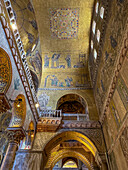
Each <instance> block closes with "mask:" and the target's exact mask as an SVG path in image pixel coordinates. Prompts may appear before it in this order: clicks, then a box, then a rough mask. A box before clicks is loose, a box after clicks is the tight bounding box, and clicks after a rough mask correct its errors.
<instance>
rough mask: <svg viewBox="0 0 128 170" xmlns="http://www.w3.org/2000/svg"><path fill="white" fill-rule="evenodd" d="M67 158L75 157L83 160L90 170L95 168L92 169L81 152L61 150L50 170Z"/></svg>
mask: <svg viewBox="0 0 128 170" xmlns="http://www.w3.org/2000/svg"><path fill="white" fill-rule="evenodd" d="M66 157H74V158H76V159H79V160H81V161H82V162H83V163H84V164H85V165H86V166H87V167H88V169H89V170H93V168H92V167H91V164H90V162H89V160H88V159H87V158H86V157H85V156H84V155H82V154H80V153H79V152H76V151H71V150H64V151H63V150H61V151H59V152H58V154H57V155H56V156H55V158H53V160H52V162H51V165H50V170H52V168H53V167H54V166H55V164H56V163H57V162H58V161H59V160H60V159H63V158H66Z"/></svg>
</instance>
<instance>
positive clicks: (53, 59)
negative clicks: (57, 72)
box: [51, 53, 60, 68]
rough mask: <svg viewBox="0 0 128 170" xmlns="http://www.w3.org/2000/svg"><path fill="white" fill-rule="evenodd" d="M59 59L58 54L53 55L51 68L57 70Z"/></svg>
mask: <svg viewBox="0 0 128 170" xmlns="http://www.w3.org/2000/svg"><path fill="white" fill-rule="evenodd" d="M59 58H60V54H56V53H55V54H53V56H52V65H51V68H59Z"/></svg>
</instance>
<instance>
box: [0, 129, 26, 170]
mask: <svg viewBox="0 0 128 170" xmlns="http://www.w3.org/2000/svg"><path fill="white" fill-rule="evenodd" d="M7 136H8V140H9V145H8V148H7V151H6V155H5V157H4V160H3V162H2V166H1V170H11V169H12V166H13V162H14V159H15V154H16V151H17V149H18V144H19V143H20V140H22V139H23V137H24V136H25V133H24V131H23V129H22V128H8V135H7Z"/></svg>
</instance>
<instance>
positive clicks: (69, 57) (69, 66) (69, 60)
mask: <svg viewBox="0 0 128 170" xmlns="http://www.w3.org/2000/svg"><path fill="white" fill-rule="evenodd" d="M65 60H66V61H67V67H68V68H71V56H70V55H67V57H66V58H65Z"/></svg>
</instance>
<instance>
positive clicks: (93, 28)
mask: <svg viewBox="0 0 128 170" xmlns="http://www.w3.org/2000/svg"><path fill="white" fill-rule="evenodd" d="M95 31H96V22H95V21H93V24H92V32H93V34H95Z"/></svg>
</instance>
